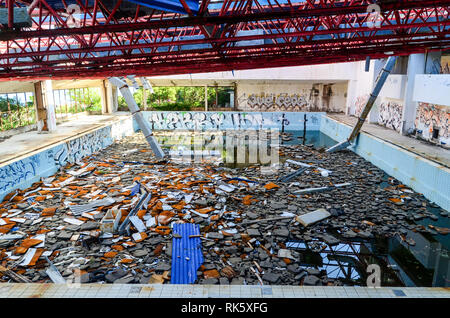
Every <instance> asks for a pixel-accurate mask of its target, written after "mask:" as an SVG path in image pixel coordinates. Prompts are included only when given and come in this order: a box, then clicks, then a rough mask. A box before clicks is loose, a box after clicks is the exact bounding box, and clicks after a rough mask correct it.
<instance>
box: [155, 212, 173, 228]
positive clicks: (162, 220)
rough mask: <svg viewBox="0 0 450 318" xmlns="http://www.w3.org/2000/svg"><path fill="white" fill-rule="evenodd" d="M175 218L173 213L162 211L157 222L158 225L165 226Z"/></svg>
mask: <svg viewBox="0 0 450 318" xmlns="http://www.w3.org/2000/svg"><path fill="white" fill-rule="evenodd" d="M174 216H175V213H174V212H172V211H163V212H161V213H160V214H159V215H158V217H157V221H158V223H159V224H162V225H167V224H169V222H170V221H171V220H172V218H173V217H174Z"/></svg>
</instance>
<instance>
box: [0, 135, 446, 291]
mask: <svg viewBox="0 0 450 318" xmlns="http://www.w3.org/2000/svg"><path fill="white" fill-rule="evenodd" d="M125 154H126V159H127V160H128V161H123V159H124V155H125ZM280 154H281V158H280V159H281V164H280V167H279V168H277V169H278V170H277V171H276V173H275V174H272V173H267V171H266V170H267V169H261V168H262V167H261V165H259V164H255V165H249V166H245V167H242V168H231V167H228V166H226V165H225V164H215V163H211V162H204V163H201V164H191V165H190V164H186V163H183V162H182V163H178V162H171V161H170V160H165V161H160V160H158V159H156V158H154V157H152V154H151V151H150V149H149V148H148V145H147V144H146V142H145V139H144V138H143V137H142V136H140V135H138V134H135V135H133V136H130V137H127V138H125V139H123V140H121V141H117V142H116V143H114V144H113V145H112V146H110V147H108V148H106V149H104V150H102V151H100V152H99V153H97V154H95V156H90V157H87V158H85V159H83V160H82V161H80V162H77V163H75V164H68V165H67V166H65V167H64V168H63V169H61V170H60V171H58V172H57V173H56V174H55V175H54V176H52V177H49V178H45V179H42V180H41V181H40V182H37V183H35V184H33V185H32V186H31V187H30V188H28V189H25V190H20V191H15V192H14V193H11V194H10V195H8V196H7V197H5V199H4V201H3V202H1V203H0V262H1V266H0V281H2V282H7V281H13V282H54V283H62V282H64V281H67V282H71V281H72V282H77V281H78V282H82V283H93V282H104V283H116V284H117V283H126V284H128V283H144V284H168V283H170V282H171V269H172V240H173V239H182V236H181V235H180V234H178V233H173V232H172V229H173V226H174V224H179V223H194V224H196V225H198V226H199V228H200V234H198V235H195V236H194V237H195V239H197V240H198V239H200V241H201V248H202V253H203V264H202V265H201V266H200V267H199V268H198V270H197V280H196V283H199V284H222V285H224V284H225V285H228V284H230V285H236V284H237V285H242V284H250V285H252V284H264V285H266V284H281V285H299V284H302V285H309V286H318V285H327V284H328V285H330V284H336V285H339V284H341V282H339V279H336V280H334V279H332V278H330V277H327V276H326V273H324V272H322V271H319V270H317V269H315V270H314V269H308V270H305V269H304V268H302V266H301V261H302V260H301V259H300V255H299V253H297V252H296V251H295V250H294V249H290V248H289V247H287V246H286V243H287V242H288V241H289V240H293V239H294V240H299V241H303V242H311V241H313V240H319V241H320V242H323V243H324V244H328V245H330V246H335V245H337V244H339V243H341V242H342V241H346V240H351V239H356V238H358V239H360V240H361V239H362V240H369V239H372V238H374V237H380V236H381V237H391V236H395V235H398V236H400V237H401V238H402V240H403V241H404V242H406V244H409V245H410V246H413V245H414V244H415V241H414V240H413V239H412V238H411V237H408V236H407V233H408V231H410V230H413V231H417V232H421V233H424V232H425V233H428V234H431V235H447V234H448V233H449V232H450V230H449V229H448V228H443V227H439V226H434V225H432V224H430V225H428V226H424V225H420V224H416V223H415V221H417V220H420V219H427V218H428V219H430V220H432V221H435V220H437V218H438V216H437V214H439V217H440V218H447V217H449V214H448V213H447V212H445V211H443V210H439V208H438V207H437V206H436V205H434V204H432V203H430V202H429V201H427V200H426V199H425V198H424V197H423V195H421V194H418V193H415V192H414V191H412V190H410V189H408V188H407V187H405V186H404V185H402V184H401V183H400V182H398V181H397V180H395V179H393V178H388V180H387V182H386V181H385V180H383V176H384V173H383V172H382V171H381V170H379V169H378V168H376V167H374V166H373V165H371V164H370V163H367V162H366V161H365V160H364V159H362V158H360V157H358V156H356V155H354V154H353V153H351V152H348V151H343V152H340V153H334V154H328V153H325V152H323V151H320V150H316V149H314V148H312V147H310V146H308V145H306V146H304V145H295V146H284V147H283V148H282V151H280ZM298 158H302V159H301V161H299V159H298ZM299 166H300V167H301V168H300V169H301V170H299ZM319 166H320V168H319ZM328 169H329V170H328ZM300 171H301V172H300ZM382 183H387V185H385V186H384V187H381V184H382ZM427 207H432V208H433V209H436V210H438V213H437V214H433V213H431V212H430V211H429V209H427ZM194 237H192V238H190V239H193V238H194ZM311 246H313V247H314V244H312V245H311ZM317 249H318V250H319V251H320V246H318V247H317ZM189 261H190V260H188V259H186V260H185V262H187V263H189Z"/></svg>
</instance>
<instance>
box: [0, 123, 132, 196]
mask: <svg viewBox="0 0 450 318" xmlns="http://www.w3.org/2000/svg"><path fill="white" fill-rule="evenodd" d="M121 125H123V123H122V122H118V123H115V124H113V125H112V126H107V127H104V128H101V129H98V130H96V131H94V132H91V133H88V134H86V135H84V136H81V137H79V138H75V139H72V140H70V141H68V142H66V143H64V144H60V145H57V146H55V147H52V148H50V149H47V150H45V151H42V152H41V153H38V154H36V155H33V156H31V157H28V158H24V159H22V160H19V161H16V162H13V163H11V164H9V165H6V166H3V167H0V202H1V200H2V199H3V197H4V196H5V195H7V194H8V193H10V192H12V191H13V190H15V189H18V188H24V187H29V186H31V184H32V183H33V182H36V181H39V178H40V177H46V176H49V175H51V174H53V173H55V172H56V171H57V170H58V169H59V168H60V167H62V166H64V165H66V164H67V163H75V162H78V161H80V160H81V159H82V158H84V157H86V156H89V155H91V154H93V153H95V152H98V151H99V150H101V149H104V148H106V147H107V146H109V145H111V144H112V142H113V140H114V139H115V138H112V137H111V136H112V130H114V128H115V127H116V128H117V127H120V126H121ZM128 127H131V125H128ZM119 137H120V136H119V135H116V138H119Z"/></svg>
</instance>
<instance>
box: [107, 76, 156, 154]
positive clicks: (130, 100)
mask: <svg viewBox="0 0 450 318" xmlns="http://www.w3.org/2000/svg"><path fill="white" fill-rule="evenodd" d="M108 80H109V81H110V83H111V84H113V85H115V86H117V88H119V90H120V92H121V93H122V96H123V98H124V99H125V101H126V102H127V105H128V109H129V110H130V111H131V114H132V115H133V118H134V119H136V121H137V123H138V125H139V128H141V130H142V133H143V134H144V137H145V139H146V140H147V142H148V144H149V145H150V148H152V150H153V153H154V154H155V156H156V157H157V158H159V159H162V158H164V157H165V154H164V152H163V150H162V149H161V147H160V145H159V144H158V142H157V141H156V139H155V137H153V133H152V131H151V129H150V126H149V124H148V122H147V121H146V120H145V119H144V116H143V115H142V113H141V110H140V109H139V106H138V105H137V104H136V101H135V100H134V97H133V94H131V91H130V88H129V87H128V85H127V83H126V82H125V81H124V80H121V79H120V78H118V77H109V78H108Z"/></svg>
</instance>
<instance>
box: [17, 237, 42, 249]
mask: <svg viewBox="0 0 450 318" xmlns="http://www.w3.org/2000/svg"><path fill="white" fill-rule="evenodd" d="M40 243H42V240H38V239H25V240H23V241H22V243H21V244H20V246H22V247H26V248H29V247H32V246H35V245H38V244H40Z"/></svg>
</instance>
